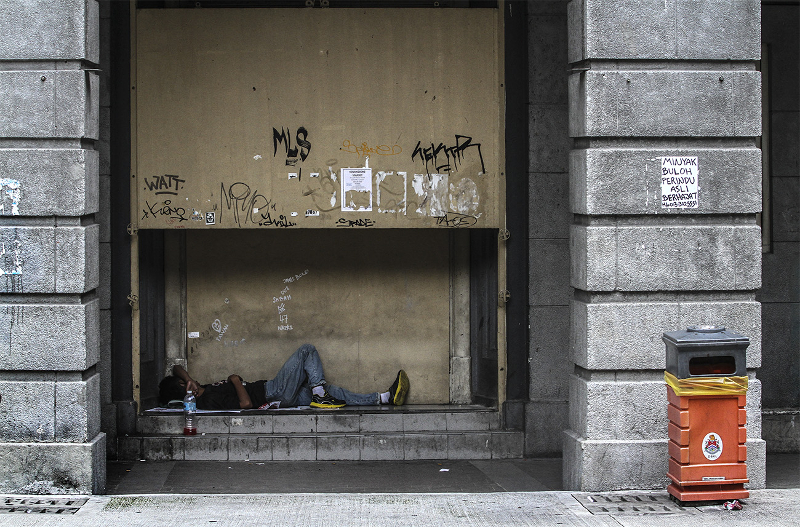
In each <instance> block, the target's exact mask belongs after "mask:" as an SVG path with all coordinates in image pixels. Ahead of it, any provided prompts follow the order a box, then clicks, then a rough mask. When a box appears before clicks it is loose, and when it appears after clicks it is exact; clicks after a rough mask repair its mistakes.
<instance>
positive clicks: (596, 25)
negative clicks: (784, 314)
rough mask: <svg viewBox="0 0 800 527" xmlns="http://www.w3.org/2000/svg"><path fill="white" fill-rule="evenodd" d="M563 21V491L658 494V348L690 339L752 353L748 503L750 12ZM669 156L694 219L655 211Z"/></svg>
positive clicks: (756, 272) (660, 7)
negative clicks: (695, 336)
mask: <svg viewBox="0 0 800 527" xmlns="http://www.w3.org/2000/svg"><path fill="white" fill-rule="evenodd" d="M568 21H569V62H570V65H571V73H570V75H569V104H570V135H571V136H572V137H573V138H574V148H573V150H572V152H571V154H570V169H569V170H570V206H571V210H572V212H573V213H574V220H573V224H572V226H571V232H570V259H571V282H572V286H573V287H574V288H575V293H574V297H573V300H572V304H571V308H570V311H571V322H570V327H571V330H570V331H571V335H570V344H571V353H572V361H573V362H574V366H575V368H574V373H573V374H572V376H571V379H570V394H569V402H570V417H569V429H568V430H567V432H566V434H565V438H564V449H563V456H564V485H565V488H567V489H576V490H583V491H603V490H613V489H631V488H659V487H663V486H665V485H666V483H667V478H666V472H667V460H668V453H667V414H666V408H667V403H666V391H665V387H664V382H663V371H664V367H665V347H664V344H663V342H662V341H661V335H662V333H663V332H664V331H669V330H678V329H684V328H685V327H686V326H688V325H694V324H718V325H724V326H726V327H727V328H728V329H729V330H731V331H734V332H737V333H740V334H743V335H747V336H749V337H750V339H751V345H750V347H749V349H748V358H747V365H748V368H750V370H749V375H750V385H751V388H750V392H749V393H748V443H747V446H748V469H749V477H750V480H751V484H750V487H751V488H761V487H763V486H764V484H765V469H764V465H765V444H764V442H763V441H762V440H761V418H760V383H759V381H758V379H756V378H755V374H754V370H753V369H755V368H758V367H759V366H760V359H761V316H760V305H759V303H758V302H756V301H755V291H756V290H757V289H758V288H759V287H760V285H761V244H760V230H759V227H758V226H757V224H756V213H757V212H759V211H760V209H761V190H760V189H761V154H760V150H758V148H757V147H756V138H757V137H758V136H759V135H760V134H761V115H760V111H761V79H760V73H759V72H758V71H756V61H757V60H758V59H759V56H760V3H759V2H758V1H757V0H733V1H731V0H702V1H700V0H665V1H663V2H662V1H659V2H653V1H645V0H635V1H634V0H572V1H571V2H570V5H569V15H568ZM669 156H681V157H688V158H696V159H697V162H698V167H697V168H698V173H697V178H698V179H697V181H698V189H697V201H698V205H697V207H696V208H667V207H664V206H663V203H662V181H661V176H662V160H663V158H665V157H669ZM668 190H669V189H668Z"/></svg>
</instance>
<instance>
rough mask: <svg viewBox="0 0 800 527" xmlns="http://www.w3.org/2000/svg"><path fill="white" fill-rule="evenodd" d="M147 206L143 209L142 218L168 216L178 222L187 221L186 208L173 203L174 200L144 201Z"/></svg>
mask: <svg viewBox="0 0 800 527" xmlns="http://www.w3.org/2000/svg"><path fill="white" fill-rule="evenodd" d="M144 206H145V208H143V209H142V219H143V220H145V219H147V218H150V217H152V218H154V219H155V218H167V219H168V220H169V219H171V220H174V221H177V222H179V223H180V222H183V221H187V220H188V218H187V217H186V209H185V208H183V207H178V206H177V205H173V204H172V200H169V199H165V200H164V201H156V202H154V203H152V204H151V203H150V201H149V200H145V201H144Z"/></svg>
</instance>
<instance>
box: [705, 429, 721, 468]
mask: <svg viewBox="0 0 800 527" xmlns="http://www.w3.org/2000/svg"><path fill="white" fill-rule="evenodd" d="M703 455H704V456H706V459H708V460H710V461H714V460H715V459H717V458H718V457H719V456H721V455H722V438H721V437H720V436H719V434H714V433H711V434H706V436H705V437H704V438H703Z"/></svg>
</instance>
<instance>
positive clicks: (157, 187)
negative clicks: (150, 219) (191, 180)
mask: <svg viewBox="0 0 800 527" xmlns="http://www.w3.org/2000/svg"><path fill="white" fill-rule="evenodd" d="M184 183H186V180H185V179H181V178H180V177H178V176H171V175H169V174H165V175H163V176H152V177H149V178H148V177H145V178H144V184H145V187H144V190H149V191H151V192H155V194H156V195H160V194H169V195H172V196H177V195H178V191H179V190H183V187H184V185H183V184H184Z"/></svg>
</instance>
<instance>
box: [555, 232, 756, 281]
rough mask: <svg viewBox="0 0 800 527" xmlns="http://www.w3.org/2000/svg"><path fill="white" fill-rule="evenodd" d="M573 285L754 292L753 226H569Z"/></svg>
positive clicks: (754, 244)
mask: <svg viewBox="0 0 800 527" xmlns="http://www.w3.org/2000/svg"><path fill="white" fill-rule="evenodd" d="M570 240H571V247H570V248H571V251H570V257H571V266H572V275H571V276H572V286H573V287H575V288H576V289H582V290H584V291H684V290H689V291H731V290H746V291H752V290H756V289H758V288H759V287H761V229H760V228H759V227H758V226H757V225H722V226H706V225H685V226H668V225H588V226H584V225H573V226H572V227H571V231H570Z"/></svg>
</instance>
